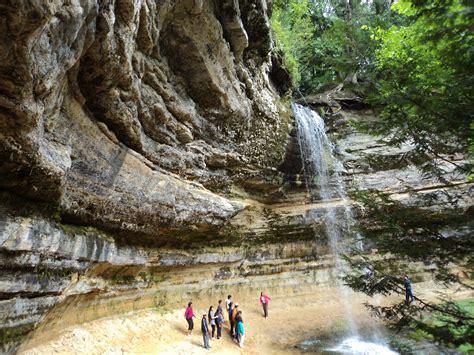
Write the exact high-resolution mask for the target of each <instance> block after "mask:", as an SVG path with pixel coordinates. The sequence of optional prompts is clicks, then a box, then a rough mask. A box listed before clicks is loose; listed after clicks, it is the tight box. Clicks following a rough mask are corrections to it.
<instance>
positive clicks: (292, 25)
mask: <svg viewBox="0 0 474 355" xmlns="http://www.w3.org/2000/svg"><path fill="white" fill-rule="evenodd" d="M389 4H390V1H389V0H376V1H373V2H366V1H361V0H351V1H344V0H320V1H312V0H279V1H275V2H274V4H273V15H272V26H273V34H274V37H275V39H276V44H277V46H276V48H277V51H278V52H281V53H283V55H284V59H285V60H284V61H285V64H286V65H287V67H288V68H289V71H290V73H291V74H292V76H293V78H294V81H295V84H296V85H297V86H298V87H299V89H300V90H301V91H302V92H303V93H304V94H311V93H313V92H315V91H318V90H321V89H323V88H325V87H326V86H332V85H335V84H338V83H341V82H351V83H354V82H357V81H358V80H360V79H361V78H362V80H365V79H366V78H368V77H369V76H370V73H371V71H372V69H371V68H372V66H373V56H374V50H375V43H373V41H372V40H371V38H370V32H369V31H368V28H369V27H373V26H377V27H382V28H386V27H387V26H388V25H389V24H391V23H392V22H393V20H394V19H392V16H391V11H390V6H389Z"/></svg>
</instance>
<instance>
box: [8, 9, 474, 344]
mask: <svg viewBox="0 0 474 355" xmlns="http://www.w3.org/2000/svg"><path fill="white" fill-rule="evenodd" d="M270 12H271V1H265V0H239V1H237V0H223V1H211V0H178V1H171V0H163V1H157V0H120V1H109V0H73V1H62V0H53V1H48V2H45V1H33V0H29V1H28V0H21V1H6V2H3V3H2V4H0V58H1V59H2V60H1V61H0V79H1V80H0V189H1V191H0V271H1V276H0V323H1V327H0V328H1V329H0V339H1V342H2V348H1V349H2V350H1V351H5V352H14V351H15V349H17V347H18V345H19V344H20V342H22V341H23V342H25V346H30V347H31V346H34V344H35V342H40V339H42V337H45V338H48V337H51V335H52V334H51V332H53V330H54V331H58V332H59V331H61V330H62V329H63V328H64V327H66V326H68V325H70V324H72V323H75V322H83V321H88V320H91V319H96V318H99V317H104V316H110V315H114V314H116V313H117V312H128V311H131V310H139V309H142V308H146V307H165V306H166V305H167V304H170V302H171V303H173V304H174V305H175V306H176V302H183V303H184V302H186V301H187V300H188V298H189V297H192V296H196V297H197V296H198V295H200V294H202V293H203V292H211V293H212V292H215V291H213V290H220V291H222V292H225V293H227V290H228V289H236V288H237V289H238V288H239V287H247V286H248V287H256V288H260V287H261V286H262V285H265V287H267V288H268V289H271V288H273V287H274V288H278V287H289V288H290V289H291V290H297V289H298V288H301V287H305V285H312V286H315V285H324V284H329V283H330V282H331V280H332V278H333V277H334V275H333V274H332V267H333V263H334V260H333V258H332V256H331V255H330V252H329V250H328V246H327V242H326V238H327V237H326V235H325V232H324V223H325V214H326V212H327V209H328V208H336V212H337V211H338V209H339V208H340V209H341V210H342V209H343V207H344V204H345V203H349V202H348V201H325V202H321V201H310V200H309V198H308V194H307V193H306V189H305V186H304V183H303V181H304V179H303V178H302V173H303V171H302V164H301V158H300V155H299V146H298V142H297V138H296V131H295V129H294V127H293V125H292V118H291V111H290V108H289V105H288V103H285V102H284V101H283V100H281V99H280V97H279V94H282V93H284V91H285V89H286V88H288V85H289V83H288V81H289V79H290V78H289V77H288V75H287V73H286V72H285V71H284V69H282V67H281V63H279V62H278V60H276V59H275V58H272V57H271V49H272V39H271V29H270V25H269V24H270V22H269V15H270ZM345 99H347V100H350V99H351V98H350V97H349V98H345ZM368 116H370V115H366V114H365V113H364V112H361V111H341V112H340V114H339V115H338V116H337V117H336V118H334V117H333V118H332V121H331V122H329V123H330V124H329V129H330V132H331V134H332V136H333V138H334V140H335V141H337V147H338V156H339V158H340V159H341V160H342V162H343V164H344V166H345V169H346V170H345V173H344V179H345V183H346V185H347V187H348V188H349V189H354V190H361V189H362V190H363V189H370V188H375V189H378V190H384V191H386V192H389V193H392V194H394V195H395V196H396V197H397V198H399V199H400V200H402V201H404V202H405V203H407V204H412V205H417V206H420V208H432V209H436V210H437V211H443V210H445V209H446V210H448V209H451V208H452V200H447V198H446V194H445V193H444V191H445V190H449V192H451V193H454V195H455V196H456V198H457V203H458V206H459V208H460V209H461V210H462V212H463V213H466V214H467V213H468V212H469V211H472V184H468V183H465V181H463V177H462V176H458V175H456V174H457V173H456V171H455V169H453V167H452V166H449V165H447V166H446V174H445V178H446V179H447V180H449V181H451V182H454V184H453V185H452V186H446V185H444V184H442V183H439V182H437V181H436V180H435V179H434V177H430V176H425V175H423V174H422V173H421V171H420V169H419V168H418V167H417V166H416V164H415V163H413V164H412V163H409V164H405V165H397V164H395V163H394V162H396V161H398V160H397V159H398V158H399V157H400V156H402V155H403V154H404V153H406V152H407V151H409V150H410V149H411V147H410V146H404V147H401V148H400V149H391V148H390V149H389V148H387V147H386V146H385V145H384V144H383V143H379V142H378V141H377V140H376V139H375V138H373V137H369V136H365V135H361V134H359V133H357V132H356V131H355V130H354V129H353V128H352V127H351V126H350V125H348V121H349V120H350V119H354V118H355V119H373V118H370V117H368ZM457 160H458V162H459V163H462V162H464V157H458V158H457ZM407 188H410V189H411V190H410V191H408V190H407ZM409 192H410V193H409ZM411 192H415V193H411ZM359 212H360V211H359V210H358V209H357V208H355V214H356V215H358V214H359ZM471 228H472V226H469V225H468V224H465V225H463V226H461V228H460V227H459V226H447V228H446V231H445V233H446V235H453V234H456V233H464V234H465V233H469V232H470V230H471ZM207 290H209V291H207ZM38 325H39V326H38ZM32 330H34V332H33V333H32V332H31V331H32ZM28 335H30V336H29V337H28ZM25 336H26V337H25ZM25 339H26V340H25Z"/></svg>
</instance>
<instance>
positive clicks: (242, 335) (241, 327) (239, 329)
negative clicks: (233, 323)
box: [237, 318, 245, 348]
mask: <svg viewBox="0 0 474 355" xmlns="http://www.w3.org/2000/svg"><path fill="white" fill-rule="evenodd" d="M237 332H238V333H239V340H240V341H239V346H240V347H241V348H245V346H244V341H245V332H244V322H243V321H242V318H240V319H239V322H238V323H237Z"/></svg>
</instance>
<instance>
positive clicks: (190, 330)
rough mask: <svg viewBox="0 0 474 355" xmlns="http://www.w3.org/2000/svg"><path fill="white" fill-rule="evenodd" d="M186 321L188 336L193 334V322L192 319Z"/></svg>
mask: <svg viewBox="0 0 474 355" xmlns="http://www.w3.org/2000/svg"><path fill="white" fill-rule="evenodd" d="M186 320H187V321H188V335H190V334H191V333H192V332H193V328H194V322H193V319H192V318H188V319H186Z"/></svg>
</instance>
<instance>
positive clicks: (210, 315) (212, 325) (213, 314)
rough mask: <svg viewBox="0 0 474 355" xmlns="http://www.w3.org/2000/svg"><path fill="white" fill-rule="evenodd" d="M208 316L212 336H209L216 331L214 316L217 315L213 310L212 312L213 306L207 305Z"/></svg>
mask: <svg viewBox="0 0 474 355" xmlns="http://www.w3.org/2000/svg"><path fill="white" fill-rule="evenodd" d="M207 316H208V318H209V324H211V328H212V336H211V338H214V334H215V333H216V318H217V316H216V315H215V312H214V307H212V306H211V307H209V312H208V314H207Z"/></svg>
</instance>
